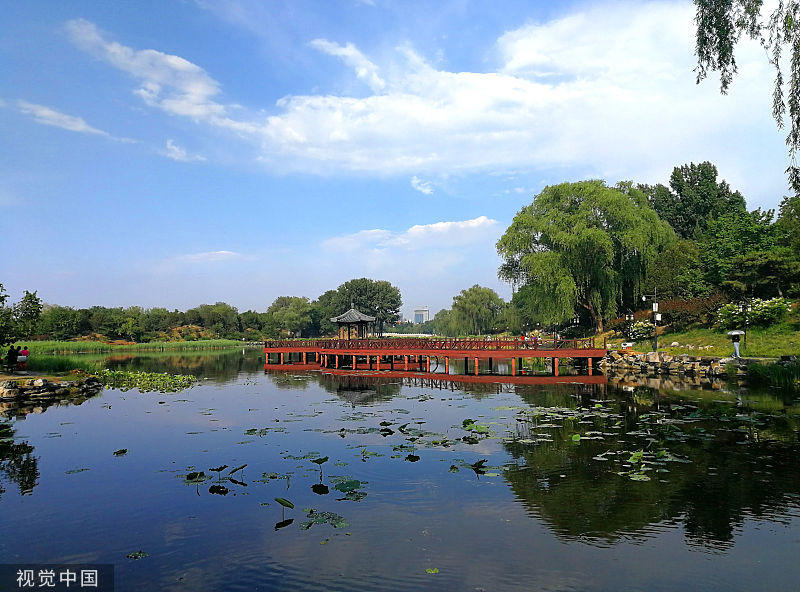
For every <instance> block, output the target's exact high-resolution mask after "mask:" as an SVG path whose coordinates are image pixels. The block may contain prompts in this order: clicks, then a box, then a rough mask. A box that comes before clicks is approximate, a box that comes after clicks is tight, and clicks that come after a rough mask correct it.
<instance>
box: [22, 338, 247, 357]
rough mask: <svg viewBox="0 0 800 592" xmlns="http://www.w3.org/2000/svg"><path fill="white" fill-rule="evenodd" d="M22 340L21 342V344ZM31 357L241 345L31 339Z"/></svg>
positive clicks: (221, 341) (235, 343)
mask: <svg viewBox="0 0 800 592" xmlns="http://www.w3.org/2000/svg"><path fill="white" fill-rule="evenodd" d="M21 343H22V342H20V344H21ZM25 345H27V346H28V349H29V350H30V352H31V357H33V356H36V355H47V354H101V353H110V352H126V351H132V352H137V351H200V350H204V349H230V348H234V347H241V346H242V342H241V341H236V340H235V339H205V340H201V341H151V342H148V343H130V344H124V345H110V344H108V343H105V342H102V341H31V342H26V344H25Z"/></svg>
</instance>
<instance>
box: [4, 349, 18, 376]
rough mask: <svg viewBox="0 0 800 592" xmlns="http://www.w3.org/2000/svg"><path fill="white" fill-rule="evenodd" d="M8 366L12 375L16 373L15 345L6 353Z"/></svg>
mask: <svg viewBox="0 0 800 592" xmlns="http://www.w3.org/2000/svg"><path fill="white" fill-rule="evenodd" d="M6 366H8V370H9V372H11V373H12V374H13V373H14V368H16V367H17V348H15V347H14V346H13V344H12V345H11V346H9V348H8V352H6Z"/></svg>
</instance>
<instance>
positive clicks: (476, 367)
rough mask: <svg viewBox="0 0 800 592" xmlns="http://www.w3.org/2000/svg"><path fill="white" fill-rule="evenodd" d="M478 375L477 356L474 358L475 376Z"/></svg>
mask: <svg viewBox="0 0 800 592" xmlns="http://www.w3.org/2000/svg"><path fill="white" fill-rule="evenodd" d="M477 375H478V358H475V376H477Z"/></svg>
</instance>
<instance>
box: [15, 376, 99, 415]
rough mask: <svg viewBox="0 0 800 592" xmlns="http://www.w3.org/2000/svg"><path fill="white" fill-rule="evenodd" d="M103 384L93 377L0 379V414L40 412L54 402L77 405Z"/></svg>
mask: <svg viewBox="0 0 800 592" xmlns="http://www.w3.org/2000/svg"><path fill="white" fill-rule="evenodd" d="M101 390H103V384H102V383H101V382H100V381H99V380H98V379H97V378H96V377H94V376H89V377H87V378H86V379H83V380H64V381H60V382H55V381H50V380H47V379H46V378H35V379H32V380H4V381H2V382H0V415H2V416H6V417H11V416H21V415H25V414H27V413H41V412H42V411H44V410H45V409H46V408H47V407H50V406H51V405H55V404H57V403H70V404H73V405H75V404H77V405H80V404H81V403H83V402H84V401H85V400H86V399H88V398H90V397H94V396H95V395H97V394H98V393H99V392H100V391H101Z"/></svg>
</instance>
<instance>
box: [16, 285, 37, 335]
mask: <svg viewBox="0 0 800 592" xmlns="http://www.w3.org/2000/svg"><path fill="white" fill-rule="evenodd" d="M42 306H43V305H42V300H41V299H40V298H39V297H38V296H37V295H36V291H35V290H34V291H33V292H28V291H27V290H25V295H24V296H23V297H22V299H21V300H20V301H19V302H17V303H16V304H15V305H14V309H13V315H14V322H15V323H16V325H17V334H18V336H19V338H21V339H27V338H29V337H31V336H33V335H34V334H35V333H36V329H37V325H38V323H39V319H40V318H41V316H42Z"/></svg>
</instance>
